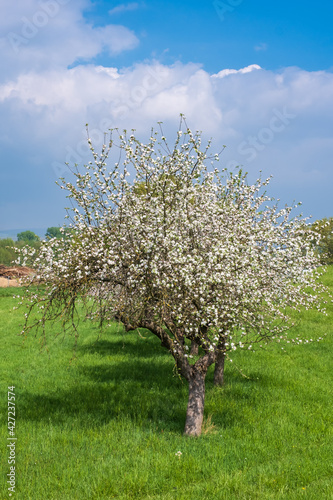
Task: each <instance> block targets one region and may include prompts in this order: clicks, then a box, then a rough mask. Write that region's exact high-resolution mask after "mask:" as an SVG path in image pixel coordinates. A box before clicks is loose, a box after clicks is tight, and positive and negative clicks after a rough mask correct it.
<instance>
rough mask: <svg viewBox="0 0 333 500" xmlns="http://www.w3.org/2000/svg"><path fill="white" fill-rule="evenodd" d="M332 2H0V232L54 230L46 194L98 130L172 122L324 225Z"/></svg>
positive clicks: (332, 111) (54, 211) (55, 200)
mask: <svg viewBox="0 0 333 500" xmlns="http://www.w3.org/2000/svg"><path fill="white" fill-rule="evenodd" d="M332 23H333V4H332V3H331V2H328V1H323V2H320V3H316V4H314V3H312V2H311V3H310V2H300V1H294V2H287V1H285V0H282V1H280V2H267V1H265V2H264V1H254V0H253V1H250V0H225V1H215V2H214V1H212V2H210V1H208V2H196V1H182V2H175V1H171V2H160V1H154V2H153V1H142V2H141V1H140V0H139V1H137V2H135V1H134V2H127V3H120V2H118V3H117V2H110V1H109V2H107V1H91V0H17V1H16V2H15V8H14V7H13V4H12V3H10V2H2V3H1V5H0V54H1V61H2V64H1V68H0V116H1V120H0V150H1V163H0V186H1V196H0V231H2V232H5V231H8V230H11V229H16V228H20V229H23V228H25V229H30V228H37V229H38V228H42V229H44V228H45V227H48V226H55V225H60V224H62V223H63V217H64V206H66V200H65V198H64V195H63V192H62V191H60V189H59V188H58V187H57V186H56V184H55V181H56V180H57V178H58V177H59V176H66V175H68V174H67V171H66V167H65V165H64V163H65V161H69V162H70V163H73V162H77V163H84V162H86V161H89V160H90V158H89V156H87V154H86V150H87V148H86V146H85V130H84V125H85V123H87V122H88V123H89V128H90V131H91V134H92V136H93V137H92V138H93V139H95V145H96V147H97V148H98V147H99V146H100V145H101V144H102V142H103V139H102V136H103V132H104V131H105V130H107V129H108V128H109V127H116V126H118V127H120V128H132V127H133V128H136V129H137V134H138V136H139V137H140V138H142V139H143V140H144V138H145V137H147V134H148V133H149V130H150V127H151V126H152V125H154V124H156V122H157V121H163V122H164V127H165V132H166V135H167V136H168V137H169V138H170V141H171V142H172V138H173V137H174V133H175V130H176V128H177V126H178V121H179V113H185V114H186V116H187V121H188V124H189V126H190V127H191V128H193V129H200V130H202V132H203V136H204V138H206V139H209V138H210V137H212V138H213V144H214V147H215V148H216V150H220V149H221V145H223V144H226V145H227V148H226V150H225V151H224V153H223V157H222V161H221V167H224V166H227V167H228V168H233V167H234V166H235V165H237V164H240V165H243V167H244V168H245V169H246V170H247V171H248V172H249V176H250V179H255V178H256V177H257V176H258V174H259V171H260V170H262V171H263V173H264V175H265V176H266V175H267V176H268V175H270V174H272V175H273V180H272V182H271V184H270V188H269V189H270V193H271V194H272V195H274V196H276V197H278V198H280V199H281V203H288V204H290V203H292V202H293V200H296V201H302V202H303V213H304V215H305V216H309V215H312V216H313V217H314V218H315V219H317V218H321V217H324V216H326V217H329V216H332V215H333V202H332V194H331V192H332V184H333V182H332V181H333V160H332V158H333V57H332V54H333V35H332V33H333V30H332Z"/></svg>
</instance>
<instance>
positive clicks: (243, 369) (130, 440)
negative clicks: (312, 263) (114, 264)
mask: <svg viewBox="0 0 333 500" xmlns="http://www.w3.org/2000/svg"><path fill="white" fill-rule="evenodd" d="M323 280H324V281H325V283H326V284H327V285H329V286H330V287H331V290H333V267H332V266H331V267H330V268H329V270H328V273H327V274H326V275H325V276H324V278H323ZM17 293H20V290H19V289H2V290H0V317H1V325H0V333H1V351H2V352H1V359H2V362H1V368H0V374H1V377H0V381H1V392H0V394H1V398H0V403H1V406H0V408H1V414H2V417H1V443H2V453H1V470H2V485H1V488H2V489H1V494H2V496H1V499H2V500H4V499H7V500H9V499H13V498H16V499H22V500H29V499H32V500H65V499H68V500H75V499H80V500H84V499H90V498H91V499H94V500H99V499H112V498H116V499H154V500H158V499H160V500H162V499H163V500H174V499H177V500H181V499H184V500H185V499H186V500H188V499H191V500H202V499H207V500H208V499H209V500H212V499H221V500H222V499H225V500H245V499H247V500H256V499H258V500H259V499H260V500H265V499H274V500H275V499H277V500H278V499H286V500H293V499H301V498H302V499H303V498H305V499H313V500H318V499H319V500H321V499H333V439H332V438H333V436H332V434H333V425H332V424H333V409H332V400H333V370H332V358H333V335H332V333H333V308H332V305H330V306H329V310H328V311H329V315H328V317H324V316H321V315H319V314H318V313H315V312H312V311H308V312H304V313H303V314H302V317H301V318H300V323H299V326H298V327H297V331H295V332H294V336H297V335H301V334H302V335H303V334H304V335H306V336H307V337H308V338H312V339H313V340H314V342H312V343H309V344H306V345H300V346H293V345H291V344H288V345H287V346H285V350H282V349H281V345H279V344H276V345H272V346H269V347H268V348H267V349H266V350H260V352H259V349H258V350H257V351H256V352H254V353H252V352H249V351H246V352H242V351H236V352H235V353H233V355H232V362H228V363H227V366H226V376H225V381H226V382H225V386H224V387H223V388H215V387H214V386H213V367H211V368H210V371H209V373H208V376H207V383H206V404H205V423H204V433H203V435H202V436H201V437H200V438H186V437H184V436H183V435H182V431H183V427H184V423H185V414H186V406H187V385H186V382H185V381H182V380H181V379H180V378H179V377H178V376H177V375H175V373H174V370H173V361H172V358H171V356H170V355H169V354H168V353H167V352H166V351H165V350H164V349H163V348H162V347H161V346H160V344H159V342H158V340H157V339H156V338H155V337H154V336H153V335H151V334H149V333H147V332H142V337H140V336H139V335H138V334H137V333H133V332H132V333H125V332H124V331H123V330H122V329H121V328H119V327H118V326H117V325H114V327H113V328H110V329H109V330H106V331H104V332H102V333H100V332H99V330H98V328H97V327H96V326H94V325H92V324H91V323H89V322H82V323H81V325H80V328H79V332H80V336H79V341H78V346H77V349H76V355H75V357H74V356H73V343H74V339H73V337H65V338H64V337H63V336H62V335H59V336H58V337H56V338H55V333H57V332H58V330H57V327H53V328H50V329H49V345H48V348H49V350H48V351H45V350H44V351H41V350H40V342H39V340H38V337H34V336H33V335H31V336H29V337H28V338H27V339H26V340H25V342H24V343H23V342H22V337H20V336H18V335H17V334H18V333H19V332H20V324H21V323H22V314H23V312H22V311H18V310H14V309H13V307H14V305H16V302H17V301H15V300H14V299H13V294H17ZM318 337H323V338H324V340H322V341H321V342H317V341H316V339H317V338H318ZM8 386H15V390H14V392H15V403H16V416H15V418H16V426H15V437H16V438H17V441H16V449H15V453H16V464H15V467H16V471H15V472H16V488H15V493H13V495H12V496H9V491H8V490H7V487H8V484H6V481H7V476H6V475H7V474H8V473H9V467H10V466H9V464H8V463H7V460H8V454H9V448H8V447H7V443H8V440H7V438H8V437H9V434H8V429H7V391H8ZM178 452H181V454H180V453H178Z"/></svg>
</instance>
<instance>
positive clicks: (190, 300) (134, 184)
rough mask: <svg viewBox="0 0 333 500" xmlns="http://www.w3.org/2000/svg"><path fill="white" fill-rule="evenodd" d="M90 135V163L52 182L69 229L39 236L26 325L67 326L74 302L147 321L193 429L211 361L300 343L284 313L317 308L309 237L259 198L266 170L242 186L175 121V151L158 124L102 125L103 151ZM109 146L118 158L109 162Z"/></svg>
mask: <svg viewBox="0 0 333 500" xmlns="http://www.w3.org/2000/svg"><path fill="white" fill-rule="evenodd" d="M88 142H89V144H90V147H91V150H92V154H93V159H94V161H92V162H90V163H89V164H88V165H86V166H85V167H84V171H82V172H81V171H80V170H79V167H78V166H76V167H75V169H74V174H75V177H76V183H73V184H72V183H70V182H66V181H65V180H64V179H63V180H62V184H61V187H62V188H63V189H65V190H67V191H68V197H69V199H70V201H71V203H72V205H73V209H72V210H71V211H70V212H69V217H70V227H71V232H70V233H69V236H68V238H67V239H59V240H57V239H54V240H50V242H45V243H43V244H42V248H41V252H40V255H39V258H38V259H37V263H35V266H36V265H37V266H38V270H37V277H35V280H36V279H37V280H39V281H40V283H42V284H44V285H45V286H44V287H42V288H40V290H39V293H38V294H37V295H36V294H35V293H34V294H32V295H31V297H30V302H29V303H28V307H29V311H28V317H27V322H26V325H25V328H24V331H23V333H26V332H27V331H29V329H31V328H33V327H35V326H37V327H41V328H42V329H43V332H44V334H45V324H46V322H47V321H48V320H55V319H56V318H60V317H61V318H62V320H64V321H65V320H67V321H68V323H69V324H72V326H73V327H74V328H75V327H76V321H77V318H78V316H77V315H76V304H77V302H78V300H82V301H83V304H84V305H85V307H86V308H87V311H88V314H89V317H91V318H96V319H98V320H99V321H100V323H101V324H104V323H105V324H108V323H109V322H111V321H114V320H115V319H116V320H117V321H120V322H121V323H122V324H123V325H124V327H125V329H126V330H127V331H129V330H134V329H137V328H146V329H148V330H150V332H152V333H153V334H155V335H156V336H157V337H158V338H159V339H160V341H161V344H162V346H163V347H165V348H166V349H167V350H168V351H169V352H170V354H171V356H173V358H174V361H175V365H176V367H177V370H178V372H179V373H180V374H181V375H182V376H183V377H184V378H185V379H186V380H187V382H188V384H189V400H188V408H187V416H186V423H185V434H186V435H192V436H197V435H199V434H200V433H201V425H202V419H203V410H204V397H205V376H206V373H207V369H208V367H209V366H210V365H212V364H213V363H216V362H218V360H219V359H220V360H221V359H224V357H225V356H226V355H227V353H228V352H230V351H233V350H235V349H237V348H240V349H248V350H251V349H253V348H254V347H255V345H256V344H266V343H268V342H270V341H278V342H282V341H287V342H296V343H297V342H298V340H297V339H292V338H289V336H288V333H289V329H290V326H292V324H293V321H292V319H291V316H290V314H289V312H288V311H293V310H294V311H299V310H300V309H301V308H303V307H305V308H316V309H318V310H319V311H322V312H324V309H323V303H322V294H323V292H325V288H324V287H323V286H322V285H321V284H320V282H319V281H318V278H319V277H320V274H321V269H320V267H318V266H319V260H318V257H317V255H316V253H315V251H314V249H313V246H312V241H313V239H316V238H317V235H316V233H315V232H312V231H309V228H308V226H307V224H306V222H307V221H306V220H303V219H302V218H301V216H297V217H294V218H292V217H291V212H292V207H284V208H281V209H279V208H278V207H277V205H275V204H274V203H273V202H272V200H271V199H270V198H269V197H268V196H267V195H265V193H264V192H263V191H264V190H265V189H266V187H267V185H268V182H269V179H266V180H262V179H258V180H257V181H256V182H255V183H254V184H252V185H250V184H249V183H248V181H247V176H246V174H244V173H243V172H242V171H238V172H236V173H228V172H226V171H225V170H223V171H222V172H219V170H218V169H217V168H214V163H213V162H214V161H218V159H219V157H218V155H211V156H210V153H209V148H210V143H208V145H207V147H204V148H203V147H202V146H201V137H200V134H199V133H198V132H197V133H192V131H191V130H190V129H188V128H187V126H186V123H185V122H184V120H182V121H181V126H180V129H179V130H178V132H177V136H176V140H175V143H174V145H173V147H172V148H169V146H168V143H167V141H166V138H165V137H164V136H163V131H162V130H161V133H160V135H159V133H158V132H154V131H152V133H151V137H150V140H149V141H148V143H147V144H143V143H141V142H140V141H139V140H138V139H136V137H135V136H134V131H132V133H131V134H127V133H126V131H124V133H123V134H118V132H117V131H111V134H110V140H109V143H108V145H104V146H103V149H102V152H101V154H100V155H99V154H97V153H96V152H95V150H94V148H93V146H92V144H91V141H90V140H89V141H88ZM112 148H116V149H117V150H118V151H120V153H122V154H123V156H122V157H121V158H120V160H119V161H118V162H116V163H115V164H113V165H110V166H108V165H107V162H108V157H109V155H110V151H111V150H112ZM131 177H133V178H132V180H131ZM35 309H37V311H39V313H40V316H39V318H40V319H36V320H34V315H31V314H30V313H31V311H34V310H35ZM191 343H193V344H195V345H197V346H199V352H198V355H197V356H193V355H192V354H191V353H190V347H191Z"/></svg>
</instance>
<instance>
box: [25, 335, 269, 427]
mask: <svg viewBox="0 0 333 500" xmlns="http://www.w3.org/2000/svg"><path fill="white" fill-rule="evenodd" d="M141 340H142V339H134V340H133V337H132V338H128V341H127V339H118V338H117V339H115V338H113V339H110V340H104V339H99V340H97V341H94V342H93V343H90V344H86V345H83V346H82V345H81V346H79V347H78V349H77V351H78V358H79V362H78V363H74V365H73V366H72V367H71V369H70V372H69V384H70V387H69V388H68V389H67V388H63V387H62V386H61V385H62V384H61V383H60V384H59V385H58V387H57V383H55V384H54V386H53V387H50V390H49V391H48V392H46V393H45V392H44V393H40V392H38V388H36V391H26V392H22V394H21V397H20V408H19V413H20V419H22V420H25V421H36V422H42V421H45V422H48V423H49V421H50V420H51V421H52V423H54V424H63V423H66V422H69V421H75V425H76V426H80V427H83V428H94V427H99V426H101V425H105V424H107V423H109V422H111V421H112V420H119V419H126V420H129V421H131V422H132V423H134V424H135V425H137V426H139V427H140V428H145V429H151V428H152V427H153V428H155V429H156V428H157V429H160V430H162V429H163V430H168V431H171V432H175V433H178V434H179V433H181V432H182V431H183V427H184V422H185V416H186V407H187V397H188V385H187V382H186V381H185V380H180V379H179V377H178V376H177V375H175V373H173V360H172V358H171V356H170V354H169V353H168V352H167V351H166V350H165V349H163V348H162V347H160V346H159V342H158V340H157V339H156V341H155V340H154V339H148V341H147V342H146V341H145V340H143V341H144V342H145V345H144V346H142V344H141ZM146 340H147V339H146ZM156 342H157V345H156ZM81 354H82V356H81ZM86 354H87V355H88V356H87V358H86V359H85V355H86ZM96 354H97V355H98V356H97V357H96V356H94V355H96ZM90 355H92V357H91V356H90ZM104 357H105V358H107V359H103V358H104ZM119 358H120V359H119ZM212 373H213V367H212V368H211V369H210V374H209V376H208V379H207V383H206V395H207V403H208V404H207V410H206V414H207V411H208V413H209V412H210V409H209V408H210V404H209V400H211V401H213V400H214V399H215V400H216V404H215V402H214V405H213V407H214V409H213V412H214V413H215V414H216V413H218V415H217V418H218V421H219V422H220V423H221V425H222V426H223V427H224V428H225V427H231V426H233V425H234V424H235V423H236V422H237V423H238V424H239V422H240V419H242V416H241V415H240V412H239V410H238V406H239V403H241V402H242V404H247V405H253V404H256V398H255V394H254V391H253V390H252V389H253V386H254V385H256V384H257V383H260V385H262V383H263V377H262V376H261V379H260V381H257V380H248V379H245V378H243V377H242V376H241V374H239V373H237V372H234V371H231V372H228V373H227V374H226V385H225V386H224V387H223V388H222V389H214V388H213V383H212ZM253 378H254V379H255V378H256V377H253ZM75 380H76V381H75ZM269 383H270V384H273V385H274V382H273V381H272V380H270V381H268V380H266V384H269ZM226 399H227V401H228V404H227V405H225V402H226Z"/></svg>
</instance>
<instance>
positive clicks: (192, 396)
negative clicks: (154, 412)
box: [184, 368, 206, 436]
mask: <svg viewBox="0 0 333 500" xmlns="http://www.w3.org/2000/svg"><path fill="white" fill-rule="evenodd" d="M205 377H206V372H205V373H202V372H201V371H199V370H195V369H193V368H192V370H191V374H190V377H189V379H188V380H189V394H188V404H187V413H186V423H185V429H184V434H185V436H200V434H201V426H202V421H203V414H204V404H205Z"/></svg>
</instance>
